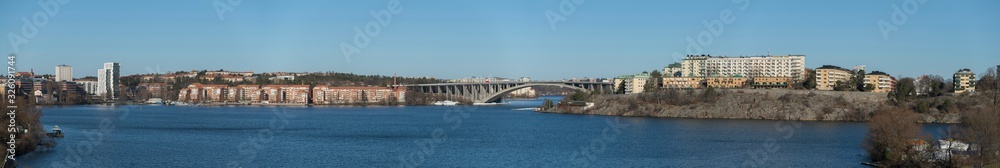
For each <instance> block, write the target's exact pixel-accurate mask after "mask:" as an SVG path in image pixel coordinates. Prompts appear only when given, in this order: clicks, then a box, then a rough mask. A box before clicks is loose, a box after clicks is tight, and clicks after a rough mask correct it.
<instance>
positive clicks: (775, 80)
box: [753, 77, 792, 88]
mask: <svg viewBox="0 0 1000 168" xmlns="http://www.w3.org/2000/svg"><path fill="white" fill-rule="evenodd" d="M753 87H754V88H790V87H792V78H791V77H756V78H753Z"/></svg>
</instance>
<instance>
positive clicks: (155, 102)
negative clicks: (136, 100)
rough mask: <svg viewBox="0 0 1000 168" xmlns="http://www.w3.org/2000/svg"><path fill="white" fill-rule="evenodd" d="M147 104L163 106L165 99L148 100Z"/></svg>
mask: <svg viewBox="0 0 1000 168" xmlns="http://www.w3.org/2000/svg"><path fill="white" fill-rule="evenodd" d="M146 104H163V99H161V98H151V99H149V100H146Z"/></svg>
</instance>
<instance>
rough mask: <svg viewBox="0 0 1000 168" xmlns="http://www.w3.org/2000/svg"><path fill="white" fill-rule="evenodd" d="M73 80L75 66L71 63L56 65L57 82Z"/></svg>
mask: <svg viewBox="0 0 1000 168" xmlns="http://www.w3.org/2000/svg"><path fill="white" fill-rule="evenodd" d="M61 81H70V82H72V81H73V67H72V66H69V65H58V66H56V82H61Z"/></svg>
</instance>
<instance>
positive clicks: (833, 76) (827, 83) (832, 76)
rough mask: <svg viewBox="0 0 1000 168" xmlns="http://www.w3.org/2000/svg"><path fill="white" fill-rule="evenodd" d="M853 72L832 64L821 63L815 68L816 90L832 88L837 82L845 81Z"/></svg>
mask: <svg viewBox="0 0 1000 168" xmlns="http://www.w3.org/2000/svg"><path fill="white" fill-rule="evenodd" d="M853 76H854V72H852V71H851V70H848V69H844V68H841V67H838V66H833V65H823V66H822V67H819V68H816V90H833V89H834V88H835V87H836V85H837V82H838V81H839V82H847V80H850V79H851V77H853Z"/></svg>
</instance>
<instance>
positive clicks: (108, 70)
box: [96, 62, 121, 99]
mask: <svg viewBox="0 0 1000 168" xmlns="http://www.w3.org/2000/svg"><path fill="white" fill-rule="evenodd" d="M120 69H121V66H120V65H119V64H118V63H117V62H108V63H104V68H101V69H98V70H97V92H96V95H102V96H104V97H105V98H108V99H118V91H119V90H118V84H120V83H121V82H120V81H119V77H120V76H121V74H120V73H119V72H120V71H121V70H120Z"/></svg>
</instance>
